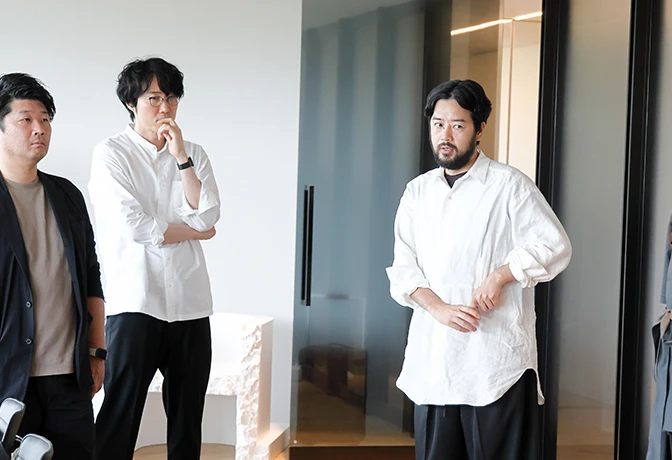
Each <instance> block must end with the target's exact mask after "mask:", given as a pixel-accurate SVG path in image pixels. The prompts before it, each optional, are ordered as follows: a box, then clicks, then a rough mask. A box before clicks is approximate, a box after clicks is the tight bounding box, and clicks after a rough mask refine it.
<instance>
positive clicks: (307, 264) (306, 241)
mask: <svg viewBox="0 0 672 460" xmlns="http://www.w3.org/2000/svg"><path fill="white" fill-rule="evenodd" d="M314 202H315V186H314V185H307V186H306V188H305V189H304V191H303V257H302V264H301V301H303V302H304V305H306V306H310V301H311V298H310V297H311V296H310V294H311V285H312V281H313V222H314V219H313V215H314V213H313V212H314Z"/></svg>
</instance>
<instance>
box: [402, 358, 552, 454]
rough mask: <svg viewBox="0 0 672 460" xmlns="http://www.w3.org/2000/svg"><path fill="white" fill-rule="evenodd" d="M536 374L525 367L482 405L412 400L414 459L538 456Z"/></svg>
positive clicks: (538, 420)
mask: <svg viewBox="0 0 672 460" xmlns="http://www.w3.org/2000/svg"><path fill="white" fill-rule="evenodd" d="M539 424H540V411H539V406H538V401H537V377H536V374H535V372H534V371H533V370H531V369H529V370H527V371H526V372H525V373H524V374H523V376H522V377H521V378H520V379H519V380H518V382H516V384H515V385H513V386H512V387H511V388H510V389H509V391H507V392H506V393H505V394H504V396H502V397H501V398H500V399H498V400H497V401H495V402H493V403H492V404H489V405H487V406H483V407H473V406H465V405H457V406H452V405H451V406H427V405H422V406H417V405H416V406H415V458H416V460H538V459H539V458H540V454H539V450H540V449H539V435H540V432H539Z"/></svg>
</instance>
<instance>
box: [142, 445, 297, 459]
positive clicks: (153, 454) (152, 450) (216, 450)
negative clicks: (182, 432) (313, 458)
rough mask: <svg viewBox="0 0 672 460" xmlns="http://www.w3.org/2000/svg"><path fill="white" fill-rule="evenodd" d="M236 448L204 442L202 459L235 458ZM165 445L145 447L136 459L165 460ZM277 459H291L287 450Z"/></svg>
mask: <svg viewBox="0 0 672 460" xmlns="http://www.w3.org/2000/svg"><path fill="white" fill-rule="evenodd" d="M234 456H235V450H234V449H233V447H232V446H222V445H217V444H204V445H203V448H202V449H201V460H233V459H234ZM165 458H166V447H165V446H150V447H143V448H142V449H140V450H138V451H137V452H136V453H135V455H134V456H133V459H134V460H165ZM275 460H289V453H288V452H287V451H285V452H283V453H281V454H280V455H279V456H278V457H277V458H276V459H275Z"/></svg>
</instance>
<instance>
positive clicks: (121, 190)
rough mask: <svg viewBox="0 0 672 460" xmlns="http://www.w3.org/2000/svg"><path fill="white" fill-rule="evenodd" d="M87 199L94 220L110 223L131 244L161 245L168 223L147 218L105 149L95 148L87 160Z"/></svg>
mask: <svg viewBox="0 0 672 460" xmlns="http://www.w3.org/2000/svg"><path fill="white" fill-rule="evenodd" d="M88 189H89V196H90V198H91V203H92V204H93V207H94V209H95V211H96V218H97V219H99V220H105V221H108V222H114V224H115V226H116V227H118V228H120V229H121V230H122V231H127V232H129V234H130V236H131V238H132V239H133V241H135V242H136V243H139V244H144V245H148V246H158V245H160V244H161V243H163V240H164V236H163V234H164V233H165V232H166V230H167V229H168V222H165V221H163V220H160V219H157V218H155V217H152V216H149V215H147V214H146V213H145V212H144V210H143V208H142V205H141V204H140V202H139V201H138V198H137V194H136V191H135V189H134V187H133V185H132V184H131V182H130V181H129V180H128V177H127V175H126V174H125V173H124V170H123V168H122V167H121V165H120V164H119V162H118V160H116V159H115V158H114V157H113V156H112V155H111V154H110V152H108V150H107V149H106V148H105V147H104V146H102V145H98V146H96V148H95V149H94V152H93V159H92V161H91V179H90V181H89V186H88Z"/></svg>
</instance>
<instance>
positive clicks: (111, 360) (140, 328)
mask: <svg viewBox="0 0 672 460" xmlns="http://www.w3.org/2000/svg"><path fill="white" fill-rule="evenodd" d="M105 334H106V337H107V344H108V359H107V361H105V385H104V389H105V399H104V401H103V405H102V407H101V409H100V412H99V414H98V418H97V420H96V457H95V458H96V459H97V460H132V459H133V451H134V449H135V443H136V440H137V438H138V431H139V429H140V420H141V418H142V411H143V409H144V407H145V401H146V400H147V390H148V388H149V384H150V383H151V381H152V379H153V378H154V374H155V373H156V370H157V369H159V370H160V371H161V373H162V374H163V377H164V381H163V407H164V409H165V411H166V415H167V417H168V433H167V438H168V459H169V460H178V459H179V460H191V459H193V460H197V459H199V458H200V456H201V423H202V419H203V407H204V405H205V392H206V389H207V386H208V379H209V377H210V363H211V361H212V346H211V340H210V319H209V318H201V319H196V320H191V321H177V322H173V323H169V322H166V321H161V320H158V319H156V318H153V317H151V316H149V315H145V314H142V313H122V314H120V315H113V316H109V317H108V318H107V322H106V324H105Z"/></svg>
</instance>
